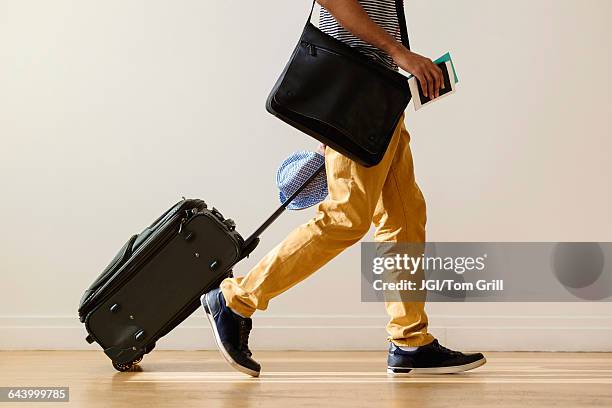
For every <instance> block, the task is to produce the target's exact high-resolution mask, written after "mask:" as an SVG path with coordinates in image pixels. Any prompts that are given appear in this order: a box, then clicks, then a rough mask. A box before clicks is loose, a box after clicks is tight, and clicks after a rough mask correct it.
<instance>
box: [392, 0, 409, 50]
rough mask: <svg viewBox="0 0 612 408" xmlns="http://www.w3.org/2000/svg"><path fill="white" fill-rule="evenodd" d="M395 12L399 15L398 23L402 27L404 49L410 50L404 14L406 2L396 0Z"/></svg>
mask: <svg viewBox="0 0 612 408" xmlns="http://www.w3.org/2000/svg"><path fill="white" fill-rule="evenodd" d="M395 11H396V13H397V22H398V23H399V27H400V36H401V38H402V44H403V45H404V47H406V48H408V49H410V40H409V39H408V24H406V14H405V13H404V0H395Z"/></svg>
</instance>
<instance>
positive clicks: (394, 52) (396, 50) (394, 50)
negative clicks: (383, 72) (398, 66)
mask: <svg viewBox="0 0 612 408" xmlns="http://www.w3.org/2000/svg"><path fill="white" fill-rule="evenodd" d="M384 51H385V52H386V53H387V54H389V56H390V57H391V58H393V60H394V61H397V60H398V59H399V58H400V56H401V55H402V54H404V53H405V52H407V51H408V49H407V48H406V47H404V45H403V44H401V43H398V42H397V41H394V42H393V43H392V44H390V45H389V46H388V47H387V49H385V50H384Z"/></svg>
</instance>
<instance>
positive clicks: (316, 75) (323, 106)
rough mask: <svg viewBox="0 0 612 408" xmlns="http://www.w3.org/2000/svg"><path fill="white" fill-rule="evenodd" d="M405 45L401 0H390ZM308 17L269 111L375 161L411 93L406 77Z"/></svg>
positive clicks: (359, 157) (336, 147)
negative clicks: (394, 6)
mask: <svg viewBox="0 0 612 408" xmlns="http://www.w3.org/2000/svg"><path fill="white" fill-rule="evenodd" d="M395 5H396V9H397V15H398V21H399V25H400V30H401V37H402V44H403V45H404V46H405V47H406V48H408V49H410V45H409V43H408V34H407V29H406V19H405V16H404V5H403V0H396V2H395ZM313 9H314V1H313V8H312V9H311V10H310V14H309V16H308V21H307V22H306V26H305V27H304V31H303V32H302V36H301V37H300V41H299V43H298V44H297V46H296V47H295V50H294V51H293V54H292V55H291V59H290V60H289V62H288V63H287V66H286V67H285V69H284V71H283V72H282V74H281V76H280V78H279V79H278V81H277V82H276V84H275V85H274V88H273V89H272V91H271V93H270V95H269V96H268V99H267V102H266V109H267V110H268V112H270V113H272V114H273V115H275V116H277V117H278V118H280V119H281V120H283V121H284V122H286V123H288V124H289V125H291V126H293V127H295V128H297V129H299V130H301V131H302V132H304V133H306V134H308V135H310V136H312V137H314V138H315V139H317V140H319V141H321V142H322V143H324V144H326V145H328V146H330V147H331V148H332V149H334V150H336V151H338V152H340V153H342V154H343V155H345V156H347V157H349V158H351V159H352V160H355V161H356V162H358V163H360V164H362V165H364V166H367V167H370V166H374V165H376V164H378V163H379V162H380V161H381V160H382V158H383V156H384V154H385V152H386V150H387V147H388V145H389V142H390V140H391V137H392V136H393V132H394V131H395V128H396V126H397V123H398V121H399V119H400V118H401V116H402V114H403V112H404V110H405V109H406V106H407V105H408V103H409V102H410V99H411V94H410V89H409V87H408V79H407V78H406V77H405V76H404V75H402V74H400V73H399V72H396V71H394V70H392V69H390V68H388V67H386V66H385V65H383V64H382V63H378V62H376V61H375V60H373V59H372V58H370V57H368V56H365V55H363V54H361V53H360V52H359V51H357V50H355V49H354V48H352V47H350V46H348V45H346V44H345V43H343V42H341V41H339V40H337V39H335V38H334V37H332V36H330V35H327V34H325V33H323V32H322V31H321V30H319V29H318V28H317V27H315V26H314V25H313V24H312V23H311V22H310V18H311V16H312V12H313Z"/></svg>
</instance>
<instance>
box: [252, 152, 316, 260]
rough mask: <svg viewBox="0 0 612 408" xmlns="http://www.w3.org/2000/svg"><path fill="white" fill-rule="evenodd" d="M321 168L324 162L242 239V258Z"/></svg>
mask: <svg viewBox="0 0 612 408" xmlns="http://www.w3.org/2000/svg"><path fill="white" fill-rule="evenodd" d="M323 170H325V163H323V164H321V166H319V168H318V169H317V170H316V171H315V172H314V173H312V175H311V176H310V177H308V179H307V180H306V181H305V182H304V183H303V184H302V185H301V186H300V187H298V189H297V190H295V192H294V193H293V194H291V196H290V197H289V198H288V199H287V200H286V201H285V202H284V203H282V204H281V206H280V207H278V208H277V209H276V211H274V212H273V213H272V215H270V216H269V217H268V219H267V220H265V221H264V222H263V224H261V226H260V227H259V228H257V229H256V230H255V232H253V233H252V234H251V236H249V237H248V238H247V239H246V241H244V246H243V248H244V249H243V256H242V257H243V258H245V257H247V256H249V254H250V253H251V252H252V251H253V250H254V249H255V247H256V246H257V244H258V243H259V236H260V235H261V234H262V233H263V232H264V231H265V230H266V229H268V227H269V226H270V225H272V223H274V221H276V219H277V218H278V217H280V215H281V214H282V213H283V212H284V211H285V209H286V208H287V206H288V205H289V204H290V203H291V201H293V200H294V199H295V198H296V197H297V196H298V195H299V194H300V193H301V192H302V190H304V189H305V188H306V186H308V184H310V182H311V181H312V180H314V179H315V177H317V176H318V175H319V173H321V172H322V171H323Z"/></svg>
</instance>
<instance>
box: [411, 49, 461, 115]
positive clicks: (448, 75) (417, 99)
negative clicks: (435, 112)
mask: <svg viewBox="0 0 612 408" xmlns="http://www.w3.org/2000/svg"><path fill="white" fill-rule="evenodd" d="M434 64H436V65H437V66H438V67H440V69H441V70H442V75H443V77H444V85H443V87H442V89H441V90H440V96H438V97H437V98H435V99H430V98H428V97H426V96H425V95H424V94H423V89H422V88H421V84H420V83H419V80H418V79H417V78H416V77H415V76H414V75H411V76H410V77H408V85H409V86H410V92H411V93H412V100H413V101H414V102H413V103H414V110H419V109H421V108H422V107H423V106H425V105H429V104H430V103H432V102H435V101H438V100H439V99H440V98H442V97H443V96H447V95H450V94H452V93H454V92H455V89H456V88H455V84H456V83H457V82H459V79H458V78H457V74H456V73H455V67H454V65H453V61H452V59H451V56H450V53H446V54H444V55H443V56H441V57H440V58H438V59H437V60H435V61H434Z"/></svg>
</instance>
